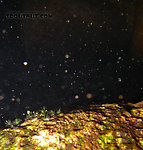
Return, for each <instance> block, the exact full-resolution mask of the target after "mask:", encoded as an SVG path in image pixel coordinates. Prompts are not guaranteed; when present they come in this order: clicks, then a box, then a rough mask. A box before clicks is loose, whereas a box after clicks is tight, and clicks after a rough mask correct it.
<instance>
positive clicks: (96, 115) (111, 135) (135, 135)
mask: <svg viewBox="0 0 143 150" xmlns="http://www.w3.org/2000/svg"><path fill="white" fill-rule="evenodd" d="M118 149H119V150H141V149H143V102H140V103H137V104H131V103H129V104H126V105H123V106H121V105H118V104H102V105H91V106H89V107H88V108H86V109H75V110H72V111H70V112H68V113H63V112H60V113H59V114H57V115H53V116H52V117H50V118H46V117H45V118H44V119H43V118H38V117H32V118H30V119H26V120H25V122H23V123H21V124H19V125H18V126H16V127H13V128H7V129H1V130H0V150H118Z"/></svg>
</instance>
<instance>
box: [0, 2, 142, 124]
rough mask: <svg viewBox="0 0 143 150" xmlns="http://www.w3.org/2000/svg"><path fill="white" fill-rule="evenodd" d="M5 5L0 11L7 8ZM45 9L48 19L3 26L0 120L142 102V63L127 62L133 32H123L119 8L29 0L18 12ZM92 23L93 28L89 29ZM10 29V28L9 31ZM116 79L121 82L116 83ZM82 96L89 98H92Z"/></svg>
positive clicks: (81, 3)
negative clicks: (44, 109)
mask: <svg viewBox="0 0 143 150" xmlns="http://www.w3.org/2000/svg"><path fill="white" fill-rule="evenodd" d="M15 2H16V1H15ZM10 3H11V2H9V3H7V4H5V5H4V7H5V8H7V9H10V8H11V4H10ZM129 4H130V3H129ZM15 5H16V7H19V5H18V4H16V3H15ZM45 5H46V10H47V11H49V10H50V11H51V12H52V13H53V17H52V18H51V19H49V20H20V21H18V22H19V24H16V23H17V21H16V20H10V21H8V20H6V21H4V22H3V28H4V27H5V28H7V30H8V33H7V34H6V36H5V38H4V39H1V43H2V47H1V49H2V50H1V55H0V58H1V63H0V74H1V78H0V89H1V91H0V92H1V93H0V96H4V100H0V108H1V110H0V117H1V119H2V121H3V122H4V120H5V119H14V118H15V117H22V112H25V111H26V110H29V109H30V110H37V109H40V107H42V106H45V107H47V108H48V109H55V110H56V109H58V108H59V107H62V108H63V109H68V108H71V109H72V108H75V107H76V106H81V105H84V106H86V105H87V104H91V103H96V104H101V103H113V102H114V103H115V102H121V101H123V100H124V101H137V100H140V99H141V97H142V90H141V87H142V83H143V79H142V73H143V68H142V62H141V60H140V62H138V61H137V58H135V61H131V47H132V39H133V37H132V36H133V34H132V30H131V29H130V30H129V31H125V30H122V29H126V28H127V29H128V24H127V16H126V15H123V16H122V15H121V8H120V7H119V5H116V4H115V3H110V2H109V1H107V2H106V3H105V2H104V1H75V0H74V1H67V0H61V1H52V0H50V1H40V2H37V1H31V0H30V1H24V2H23V8H22V9H23V10H26V11H28V10H30V11H39V10H42V11H44V6H45ZM5 10H6V9H5ZM15 10H17V9H15ZM127 10H128V9H127ZM123 12H124V11H123ZM129 15H130V13H129ZM66 20H69V21H70V23H67V22H66ZM83 21H84V23H83ZM91 22H92V23H93V25H92V26H91V27H88V24H89V23H91ZM21 24H22V27H20V25H21ZM10 25H13V26H14V28H13V30H12V31H11V30H10V29H9V26H10ZM17 35H19V36H20V39H17V38H16V36H17ZM69 35H71V36H69ZM121 50H123V51H121ZM65 54H69V59H66V58H65ZM72 59H74V60H72ZM120 59H121V60H120ZM118 60H120V63H117V61H118ZM24 61H27V62H28V65H27V66H24V64H23V62H24ZM60 64H61V65H60ZM129 66H131V69H130V68H129ZM66 69H67V70H68V72H67V73H66V72H65V70H66ZM28 71H29V73H28ZM56 74H58V75H56ZM120 77H121V80H122V81H121V82H120V81H119V82H118V78H120ZM119 80H120V79H119ZM71 83H72V85H71ZM87 93H91V94H92V98H91V99H88V98H87V97H86V94H87ZM75 96H76V98H75ZM119 96H120V97H119ZM1 98H2V97H1ZM12 98H14V100H12Z"/></svg>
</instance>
